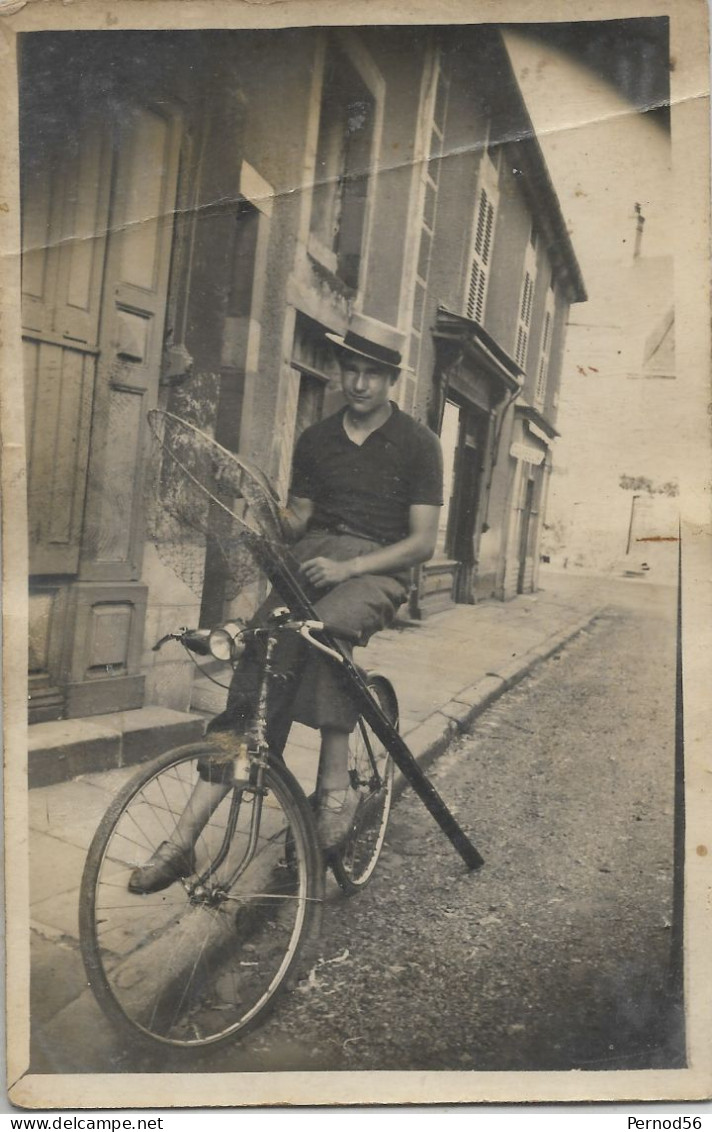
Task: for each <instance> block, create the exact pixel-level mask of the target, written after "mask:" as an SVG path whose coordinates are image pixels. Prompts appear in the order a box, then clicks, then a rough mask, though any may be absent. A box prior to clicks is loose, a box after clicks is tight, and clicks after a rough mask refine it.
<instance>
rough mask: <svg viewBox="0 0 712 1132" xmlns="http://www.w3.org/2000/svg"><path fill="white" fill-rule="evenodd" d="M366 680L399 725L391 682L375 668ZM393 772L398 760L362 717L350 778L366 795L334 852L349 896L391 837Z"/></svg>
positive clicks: (354, 735)
mask: <svg viewBox="0 0 712 1132" xmlns="http://www.w3.org/2000/svg"><path fill="white" fill-rule="evenodd" d="M367 685H368V690H369V692H370V693H371V695H372V696H373V697H374V699H376V700H377V701H378V704H379V705H380V707H381V709H382V711H383V712H385V714H386V715H387V716H388V718H389V719H390V721H391V723H392V724H393V726H394V727H397V726H398V703H397V701H396V698H395V693H394V691H393V688H392V686H391V684H390V683H389V681H388V680H386V679H385V678H384V677H382V676H379V675H377V674H376V673H372V674H369V676H368V678H367ZM369 747H370V752H371V757H369ZM372 759H373V760H374V761H375V768H374V766H373V763H372ZM374 772H375V773H374ZM394 776H395V766H394V763H393V759H392V758H391V756H390V754H389V753H388V751H387V750H386V748H385V747H384V746H383V744H382V743H381V741H380V739H378V738H377V737H376V736H375V735H374V733H373V731H372V730H371V728H370V727H369V726H368V724H367V723H366V721H365V720H364V719H362V718H360V719H359V721H358V723H357V725H356V729H355V730H354V731H353V732H352V734H351V737H350V740H349V777H350V779H351V785H352V786H353V787H354V788H355V789H357V790H358V792H359V793H360V795H361V799H360V801H359V806H358V809H357V811H356V815H355V817H354V821H353V824H352V827H351V831H350V833H349V835H348V837H347V838H346V839H345V841H344V842H343V843H342V844H341V845H340V846H339V847H338V848H337V849H336V850H334V851H333V852H332V853H331V854H330V855H329V864H330V866H331V870H332V872H333V874H334V876H335V877H336V880H337V882H338V883H339V885H340V887H341V888H342V889H343V891H344V892H345V893H347V894H348V895H353V894H354V893H356V892H360V891H361V889H363V888H364V887H365V886H366V885H367V884H368V882H369V881H370V879H371V877H372V876H373V872H374V869H375V868H376V865H377V863H378V858H379V856H380V854H381V849H382V848H383V842H384V840H385V836H386V829H387V826H388V818H389V816H390V812H391V805H392V802H393V782H394Z"/></svg>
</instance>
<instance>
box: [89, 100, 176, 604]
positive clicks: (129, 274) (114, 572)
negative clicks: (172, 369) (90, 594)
mask: <svg viewBox="0 0 712 1132" xmlns="http://www.w3.org/2000/svg"><path fill="white" fill-rule="evenodd" d="M179 146H180V120H179V118H178V117H177V115H175V114H171V113H170V111H167V110H166V109H164V108H162V107H161V108H155V109H154V108H153V107H136V108H134V109H133V110H131V111H126V112H125V115H124V119H123V121H122V123H121V125H120V126H119V138H118V160H117V168H116V174H115V187H114V199H113V204H112V209H111V222H110V232H109V237H108V246H107V255H106V270H105V283H104V293H103V302H102V311H101V332H100V337H99V353H100V362H99V372H98V380H97V388H96V396H95V404H94V414H93V421H92V442H91V453H90V464H89V482H88V491H87V505H86V520H85V528H84V538H83V545H82V552H81V564H80V576H81V577H82V578H83V579H87V580H89V579H90V580H92V581H107V582H108V581H117V582H118V581H129V580H135V579H137V578H138V577H139V575H140V570H141V551H142V529H141V527H142V500H141V486H142V470H143V467H142V465H143V459H142V456H143V448H144V445H145V428H146V413H147V411H148V410H149V409H150V408H152V407H153V405H154V404H155V402H156V397H157V389H158V378H159V371H160V364H161V356H162V352H163V336H164V320H165V311H166V297H167V290H168V276H169V269H170V253H171V246H172V238H173V222H174V209H175V200H176V188H177V179H178V157H179Z"/></svg>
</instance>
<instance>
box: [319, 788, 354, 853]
mask: <svg viewBox="0 0 712 1132" xmlns="http://www.w3.org/2000/svg"><path fill="white" fill-rule="evenodd" d="M358 804H359V796H358V794H357V793H356V791H355V790H352V789H351V787H350V786H348V787H347V788H346V789H345V790H329V791H325V792H324V794H323V795H322V798H321V803H320V806H319V813H318V816H317V823H316V824H317V830H318V832H319V840H320V841H321V846H322V849H325V850H327V851H328V850H330V849H338V847H339V845H341V844H342V842H343V841H345V840H346V838H347V837H348V835H349V833H350V832H351V827H352V825H353V822H354V818H355V817H356V811H357V809H358Z"/></svg>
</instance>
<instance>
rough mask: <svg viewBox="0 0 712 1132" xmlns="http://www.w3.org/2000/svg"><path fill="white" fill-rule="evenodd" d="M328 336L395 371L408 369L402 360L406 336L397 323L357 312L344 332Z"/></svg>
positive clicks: (354, 351)
mask: <svg viewBox="0 0 712 1132" xmlns="http://www.w3.org/2000/svg"><path fill="white" fill-rule="evenodd" d="M326 337H327V338H328V339H329V341H330V342H333V343H334V344H335V345H337V346H339V347H340V349H342V350H348V351H349V353H351V354H359V355H360V357H362V358H370V359H371V361H373V362H380V364H381V365H384V366H391V367H392V368H393V369H395V370H401V369H406V368H407V367H406V366H404V365H403V360H402V359H403V347H404V345H405V335H404V334H402V333H401V332H400V330H396V328H395V327H394V326H387V325H386V323H385V322H379V321H378V320H377V319H375V318H369V317H368V315H365V314H360V313H359V312H355V313H354V314H353V315H352V316H351V322H350V323H349V328H348V330H347V331H346V333H345V334H344V335H341V334H330V333H327V335H326Z"/></svg>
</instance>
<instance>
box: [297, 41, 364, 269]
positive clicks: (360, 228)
mask: <svg viewBox="0 0 712 1132" xmlns="http://www.w3.org/2000/svg"><path fill="white" fill-rule="evenodd" d="M374 120H375V100H374V98H373V95H372V94H371V92H370V90H369V88H368V87H367V86H366V84H365V83H364V81H363V79H362V78H361V76H360V75H359V73H358V71H357V70H356V69H355V67H354V66H353V65H352V63H351V62H350V61H349V59H348V57H347V56H346V55H345V54H344V53H343V52H342V51H339V50H337V49H336V48H333V49H331V50H329V51H328V52H327V56H326V61H325V64H324V85H323V88H322V96H321V113H320V118H319V139H318V143H317V156H316V168H315V174H314V192H313V197H312V214H311V232H312V235H313V236H314V237H315V238H316V240H317V241H318V243H319V244H320V245H321V247H322V248H323V249H324V250H325V251H326V253H327V258H328V260H329V266H330V267H331V268H332V270H333V271H334V273H335V274H336V275H338V276H339V277H340V278H341V279H342V280H343V282H344V283H346V284H347V286H349V287H353V288H354V289H356V288H357V287H358V280H359V269H360V264H361V253H362V244H363V236H364V226H365V218H366V201H367V197H368V182H369V170H370V163H371V143H372V141H373V127H374Z"/></svg>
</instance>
